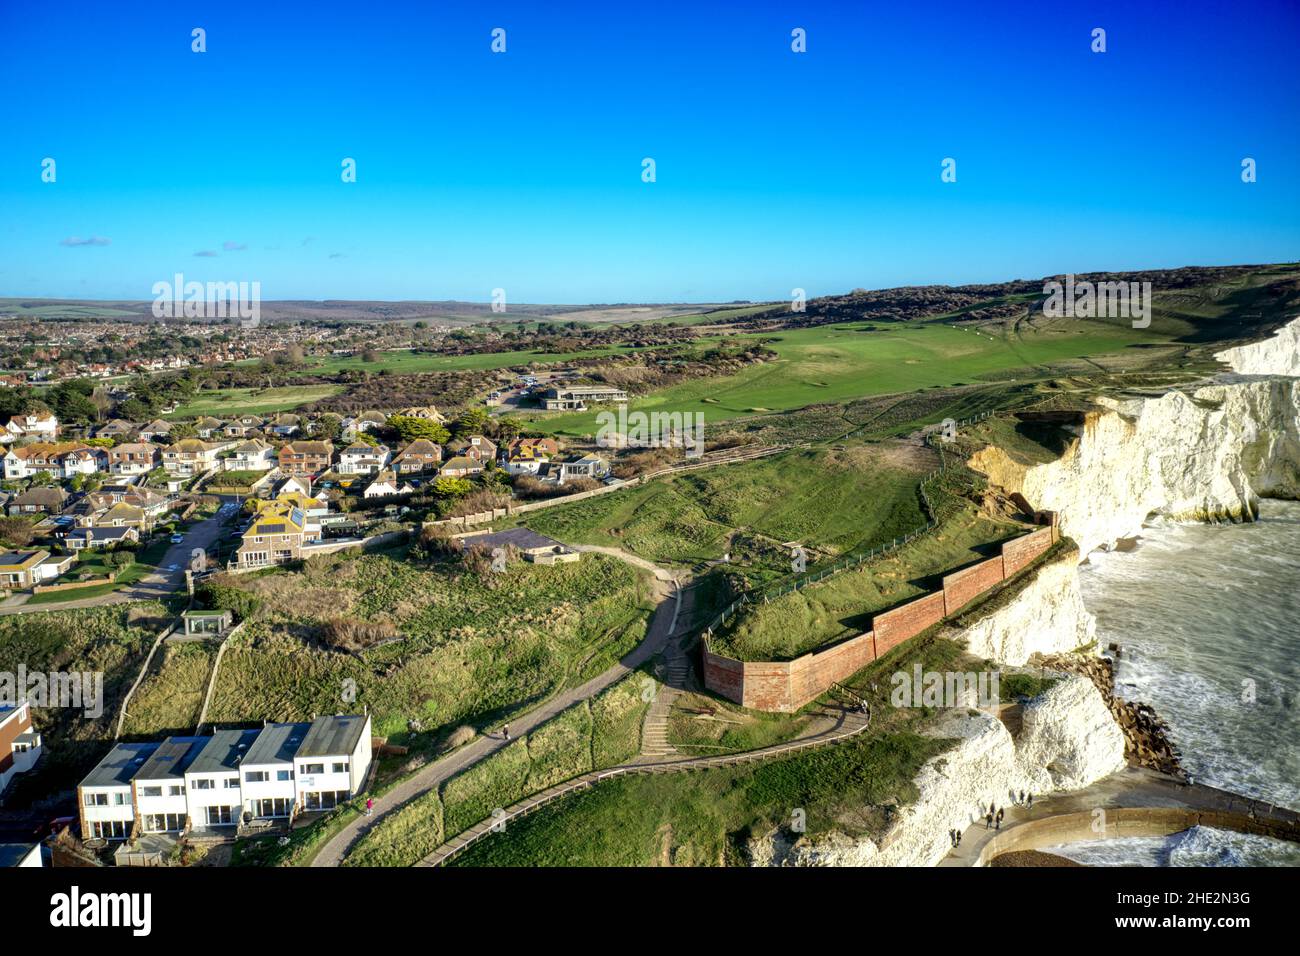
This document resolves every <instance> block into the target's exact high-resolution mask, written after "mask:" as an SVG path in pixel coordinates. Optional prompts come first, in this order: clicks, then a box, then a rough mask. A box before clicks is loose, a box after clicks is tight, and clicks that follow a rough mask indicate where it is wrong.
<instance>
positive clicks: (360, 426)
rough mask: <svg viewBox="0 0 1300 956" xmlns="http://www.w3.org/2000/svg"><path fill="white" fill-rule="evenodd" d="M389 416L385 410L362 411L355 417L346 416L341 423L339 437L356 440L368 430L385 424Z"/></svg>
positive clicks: (347, 440)
mask: <svg viewBox="0 0 1300 956" xmlns="http://www.w3.org/2000/svg"><path fill="white" fill-rule="evenodd" d="M386 421H388V416H387V415H385V414H384V413H383V412H362V413H361V414H360V415H357V416H356V417H355V418H345V419H343V421H342V422H340V423H339V428H340V432H339V437H340V438H342V439H343V440H344V441H346V442H354V441H356V440H357V439H358V438H360V437H361V435H363V434H365V433H366V432H369V431H373V430H374V429H376V428H380V427H382V426H383V424H384V422H386Z"/></svg>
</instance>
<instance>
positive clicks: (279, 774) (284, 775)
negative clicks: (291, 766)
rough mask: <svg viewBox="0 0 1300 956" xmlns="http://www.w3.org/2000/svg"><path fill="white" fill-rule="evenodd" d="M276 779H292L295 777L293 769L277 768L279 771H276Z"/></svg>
mask: <svg viewBox="0 0 1300 956" xmlns="http://www.w3.org/2000/svg"><path fill="white" fill-rule="evenodd" d="M275 779H276V780H292V779H293V771H292V770H277V771H276V772H275Z"/></svg>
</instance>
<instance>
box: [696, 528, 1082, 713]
mask: <svg viewBox="0 0 1300 956" xmlns="http://www.w3.org/2000/svg"><path fill="white" fill-rule="evenodd" d="M1041 514H1042V515H1043V520H1046V521H1047V523H1048V527H1046V528H1042V529H1040V530H1038V531H1033V532H1031V533H1029V534H1027V535H1023V536H1021V537H1019V538H1016V539H1014V540H1012V541H1007V542H1006V543H1004V544H1003V545H1002V553H1001V554H1000V555H999V556H998V557H996V558H989V559H988V560H985V561H981V562H979V563H978V564H974V565H971V566H970V567H968V568H963V569H961V570H960V571H954V572H953V573H952V574H949V575H947V576H945V577H944V579H943V588H942V589H940V590H938V591H931V592H930V593H929V594H925V595H922V596H921V597H919V598H914V599H913V600H911V601H908V602H907V603H906V604H901V605H899V606H898V607H895V608H891V609H890V610H888V611H883V612H881V613H880V614H877V615H875V616H874V617H873V618H872V620H871V630H870V631H867V632H866V633H864V634H859V635H857V636H856V637H852V638H849V639H848V640H846V641H841V642H840V643H838V644H835V645H833V646H831V647H828V648H826V649H825V650H821V651H815V652H813V653H809V654H805V655H803V656H802V657H797V658H795V659H794V660H792V661H739V660H736V659H735V658H732V657H725V656H723V655H721V654H714V653H713V652H712V651H710V650H709V642H708V640H707V638H706V639H705V640H704V641H703V642H702V643H703V672H704V686H705V687H707V688H708V689H709V690H711V691H713V692H714V693H716V694H719V695H721V696H722V697H725V698H726V699H727V700H730V701H734V702H735V703H737V704H740V705H742V706H744V707H752V708H754V709H755V710H764V711H776V712H779V713H790V712H792V711H796V710H798V709H799V708H800V707H802V706H804V705H805V704H807V703H808V702H809V701H812V700H816V699H817V698H818V697H820V696H821V695H822V694H824V693H825V692H826V691H827V690H828V689H829V688H830V687H831V685H832V684H835V683H838V682H840V681H844V680H847V679H848V678H849V677H850V676H852V675H853V674H856V673H857V672H858V671H860V670H862V668H864V667H866V666H867V665H868V664H870V663H872V662H873V661H876V660H879V659H880V658H881V657H884V656H885V655H886V654H888V653H889V652H890V651H891V650H893V649H894V648H895V647H898V646H899V645H900V644H903V643H905V642H907V641H908V640H910V639H911V638H913V637H915V636H916V635H918V634H920V633H922V632H924V631H926V630H928V629H929V628H931V627H933V626H934V625H936V624H938V623H939V622H940V621H942V620H944V619H945V618H947V617H950V616H951V615H953V614H955V613H956V612H957V611H959V610H960V609H961V608H962V607H964V606H966V605H967V604H969V603H970V602H971V601H973V600H975V599H976V598H977V597H980V596H981V595H983V594H987V593H988V592H989V591H990V590H992V589H993V588H995V587H997V586H998V585H1000V584H1001V583H1002V582H1003V581H1005V580H1006V579H1007V578H1009V577H1011V576H1012V575H1013V574H1015V573H1016V572H1017V571H1020V570H1021V569H1023V568H1024V567H1026V566H1027V565H1028V564H1029V563H1030V562H1032V561H1033V560H1034V559H1035V558H1037V557H1038V556H1039V555H1041V554H1043V553H1044V552H1045V551H1047V549H1048V548H1050V547H1051V546H1052V545H1053V544H1054V543H1055V542H1056V541H1057V540H1058V539H1059V537H1060V533H1059V530H1058V528H1057V524H1056V521H1055V515H1053V514H1051V513H1050V512H1042V513H1041Z"/></svg>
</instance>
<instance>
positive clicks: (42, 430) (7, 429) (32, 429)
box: [0, 412, 59, 442]
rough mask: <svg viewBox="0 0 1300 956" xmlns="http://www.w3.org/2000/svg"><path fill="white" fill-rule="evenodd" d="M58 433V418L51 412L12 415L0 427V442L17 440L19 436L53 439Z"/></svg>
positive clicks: (42, 439) (44, 439)
mask: <svg viewBox="0 0 1300 956" xmlns="http://www.w3.org/2000/svg"><path fill="white" fill-rule="evenodd" d="M58 435H59V420H58V419H57V418H55V417H54V415H53V413H51V412H34V413H31V414H28V415H12V416H10V418H9V421H8V422H6V423H5V426H4V427H3V428H0V442H11V441H18V440H19V439H20V438H36V439H40V440H41V441H54V439H55V438H57V437H58Z"/></svg>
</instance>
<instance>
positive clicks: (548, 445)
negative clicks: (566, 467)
mask: <svg viewBox="0 0 1300 956" xmlns="http://www.w3.org/2000/svg"><path fill="white" fill-rule="evenodd" d="M559 453H560V443H559V442H557V441H556V440H555V439H554V438H516V439H515V440H514V441H512V442H511V443H510V455H511V457H514V456H515V455H524V454H531V455H540V456H541V457H543V458H554V457H555V456H556V455H558V454H559Z"/></svg>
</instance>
